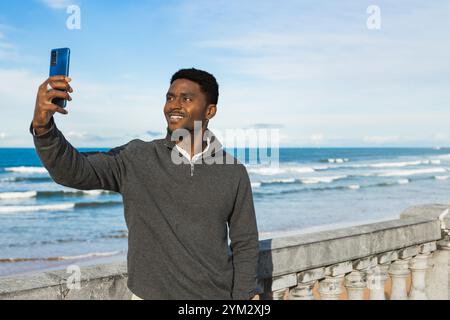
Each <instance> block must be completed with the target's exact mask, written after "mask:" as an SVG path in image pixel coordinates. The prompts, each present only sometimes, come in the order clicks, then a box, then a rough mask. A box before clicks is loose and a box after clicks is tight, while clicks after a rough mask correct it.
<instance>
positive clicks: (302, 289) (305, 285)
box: [289, 280, 316, 300]
mask: <svg viewBox="0 0 450 320" xmlns="http://www.w3.org/2000/svg"><path fill="white" fill-rule="evenodd" d="M315 284H316V281H315V280H313V281H310V282H299V283H298V284H297V285H296V286H295V287H293V288H291V290H290V292H289V299H290V300H314V295H313V288H314V285H315Z"/></svg>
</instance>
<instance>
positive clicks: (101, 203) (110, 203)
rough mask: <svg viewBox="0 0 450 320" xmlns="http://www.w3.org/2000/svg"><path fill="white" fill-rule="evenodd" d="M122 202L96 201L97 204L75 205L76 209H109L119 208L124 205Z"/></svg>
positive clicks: (78, 203) (83, 203) (81, 203)
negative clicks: (110, 207)
mask: <svg viewBox="0 0 450 320" xmlns="http://www.w3.org/2000/svg"><path fill="white" fill-rule="evenodd" d="M122 203H123V202H122V201H95V202H77V203H75V207H76V208H86V207H105V206H106V207H109V206H119V205H122Z"/></svg>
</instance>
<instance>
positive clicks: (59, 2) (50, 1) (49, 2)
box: [40, 0, 73, 9]
mask: <svg viewBox="0 0 450 320" xmlns="http://www.w3.org/2000/svg"><path fill="white" fill-rule="evenodd" d="M40 2H42V3H43V4H45V5H46V6H48V7H50V8H52V9H66V8H67V7H68V6H70V5H71V4H73V1H72V0H40Z"/></svg>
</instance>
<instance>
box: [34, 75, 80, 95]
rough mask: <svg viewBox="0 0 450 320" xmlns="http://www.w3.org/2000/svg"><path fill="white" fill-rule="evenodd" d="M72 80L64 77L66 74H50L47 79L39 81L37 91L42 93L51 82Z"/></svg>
mask: <svg viewBox="0 0 450 320" xmlns="http://www.w3.org/2000/svg"><path fill="white" fill-rule="evenodd" d="M70 81H72V79H71V78H69V77H66V76H52V77H49V78H48V79H47V80H45V81H44V82H43V83H41V85H40V86H39V93H41V94H43V93H45V92H46V91H47V90H48V85H49V84H50V83H51V82H67V83H68V82H70Z"/></svg>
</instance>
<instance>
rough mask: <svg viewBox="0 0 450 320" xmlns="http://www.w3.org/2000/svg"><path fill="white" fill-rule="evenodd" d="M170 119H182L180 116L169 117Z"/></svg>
mask: <svg viewBox="0 0 450 320" xmlns="http://www.w3.org/2000/svg"><path fill="white" fill-rule="evenodd" d="M170 119H173V120H180V119H183V117H182V116H170Z"/></svg>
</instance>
